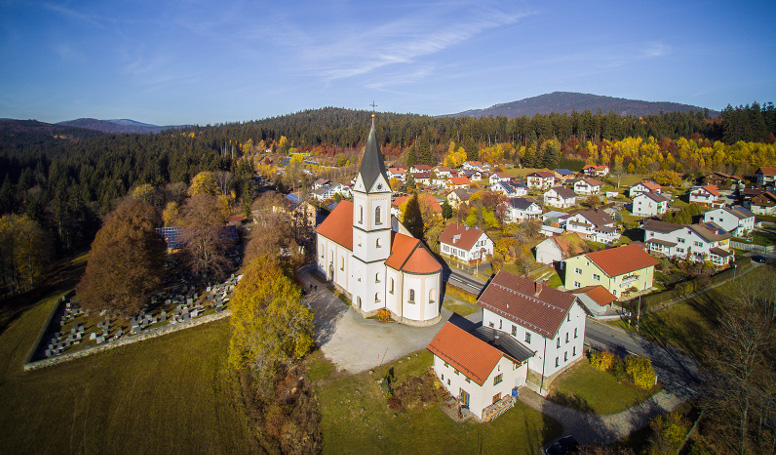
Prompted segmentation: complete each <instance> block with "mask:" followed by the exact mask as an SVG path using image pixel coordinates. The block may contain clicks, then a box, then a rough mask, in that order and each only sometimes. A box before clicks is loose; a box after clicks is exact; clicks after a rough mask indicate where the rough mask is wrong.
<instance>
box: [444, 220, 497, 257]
mask: <svg viewBox="0 0 776 455" xmlns="http://www.w3.org/2000/svg"><path fill="white" fill-rule="evenodd" d="M439 252H440V253H441V254H442V256H447V257H451V258H454V259H457V260H459V261H463V262H471V261H485V260H487V258H488V257H490V256H493V240H491V238H490V237H488V234H486V233H485V231H482V230H480V229H477V228H473V227H469V226H466V225H465V224H464V225H463V226H462V225H460V224H458V223H451V224H449V225H447V228H445V230H444V232H442V234H441V235H440V236H439Z"/></svg>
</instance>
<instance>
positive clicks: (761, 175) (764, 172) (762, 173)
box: [754, 167, 776, 185]
mask: <svg viewBox="0 0 776 455" xmlns="http://www.w3.org/2000/svg"><path fill="white" fill-rule="evenodd" d="M754 175H755V178H756V180H757V184H758V185H767V184H769V183H774V182H776V167H761V168H759V169H757V171H756V172H755V173H754Z"/></svg>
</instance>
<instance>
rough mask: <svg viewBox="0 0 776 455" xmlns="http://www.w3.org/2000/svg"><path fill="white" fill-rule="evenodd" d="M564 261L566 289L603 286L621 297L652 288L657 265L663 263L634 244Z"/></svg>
mask: <svg viewBox="0 0 776 455" xmlns="http://www.w3.org/2000/svg"><path fill="white" fill-rule="evenodd" d="M565 262H566V267H565V269H566V282H565V283H564V286H565V287H566V289H569V290H574V289H579V288H584V287H586V286H598V285H601V286H603V287H604V288H605V289H606V290H607V291H609V292H610V293H612V295H614V296H615V297H617V298H618V299H623V298H624V297H627V296H628V295H629V294H632V293H635V292H642V291H645V290H647V289H651V288H652V279H653V276H654V272H655V266H656V265H658V264H659V263H660V262H659V261H658V260H657V259H655V258H653V257H652V256H650V255H649V254H648V253H646V252H645V251H644V250H643V249H641V247H639V246H638V245H634V244H628V245H625V246H621V247H618V248H610V249H608V250H600V251H595V252H593V253H585V254H581V255H579V256H575V257H573V258H570V259H566V261H565Z"/></svg>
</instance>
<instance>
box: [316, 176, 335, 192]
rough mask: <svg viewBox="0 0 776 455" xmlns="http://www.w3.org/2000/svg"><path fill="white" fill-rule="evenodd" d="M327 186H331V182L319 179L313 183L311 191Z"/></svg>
mask: <svg viewBox="0 0 776 455" xmlns="http://www.w3.org/2000/svg"><path fill="white" fill-rule="evenodd" d="M329 185H331V180H329V179H324V178H320V179H318V180H316V181H314V182H313V190H317V189H318V188H320V187H322V186H329Z"/></svg>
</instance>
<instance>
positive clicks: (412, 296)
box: [409, 289, 415, 303]
mask: <svg viewBox="0 0 776 455" xmlns="http://www.w3.org/2000/svg"><path fill="white" fill-rule="evenodd" d="M409 302H410V303H415V290H414V289H410V300H409Z"/></svg>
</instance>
